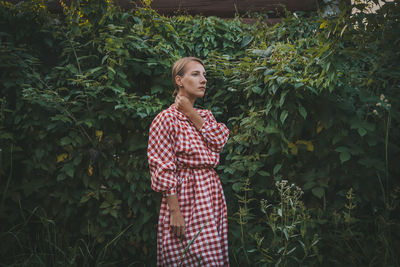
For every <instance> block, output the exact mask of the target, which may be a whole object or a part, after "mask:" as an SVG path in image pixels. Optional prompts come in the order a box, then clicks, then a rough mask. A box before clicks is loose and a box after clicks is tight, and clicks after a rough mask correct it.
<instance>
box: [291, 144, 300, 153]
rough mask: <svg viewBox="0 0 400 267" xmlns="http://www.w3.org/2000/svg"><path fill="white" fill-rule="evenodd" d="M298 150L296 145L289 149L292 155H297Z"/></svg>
mask: <svg viewBox="0 0 400 267" xmlns="http://www.w3.org/2000/svg"><path fill="white" fill-rule="evenodd" d="M298 152H299V150H298V148H297V146H295V147H293V148H291V149H290V153H292V155H297V153H298Z"/></svg>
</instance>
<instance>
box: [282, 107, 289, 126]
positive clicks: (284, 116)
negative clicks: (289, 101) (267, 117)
mask: <svg viewBox="0 0 400 267" xmlns="http://www.w3.org/2000/svg"><path fill="white" fill-rule="evenodd" d="M287 116H288V111H287V110H284V111H282V113H281V117H280V120H281V122H282V124H283V123H284V122H285V120H286V118H287Z"/></svg>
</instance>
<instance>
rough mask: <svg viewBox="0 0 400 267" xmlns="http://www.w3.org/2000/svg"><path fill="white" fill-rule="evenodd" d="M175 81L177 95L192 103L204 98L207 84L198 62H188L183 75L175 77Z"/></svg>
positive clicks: (204, 72)
mask: <svg viewBox="0 0 400 267" xmlns="http://www.w3.org/2000/svg"><path fill="white" fill-rule="evenodd" d="M175 81H176V83H177V84H178V86H179V92H178V94H179V95H183V96H186V97H187V98H189V99H190V100H192V101H194V100H196V99H197V98H199V97H200V98H201V97H203V96H204V93H205V91H206V84H207V79H206V71H205V70H204V67H203V65H201V64H200V63H199V62H197V61H190V62H189V63H187V64H186V66H185V74H184V75H183V76H176V79H175ZM182 86H183V87H182Z"/></svg>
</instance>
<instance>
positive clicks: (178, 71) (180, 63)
mask: <svg viewBox="0 0 400 267" xmlns="http://www.w3.org/2000/svg"><path fill="white" fill-rule="evenodd" d="M192 61H196V62H198V63H200V64H201V65H203V67H204V63H203V61H202V60H201V59H200V58H197V57H183V58H181V59H179V60H177V61H175V63H174V65H173V66H172V72H171V76H172V84H173V85H174V89H175V90H174V92H173V93H172V95H173V96H176V95H177V94H178V91H179V87H178V85H177V84H176V82H175V77H176V76H177V75H179V76H183V75H185V72H186V70H185V67H186V64H188V63H189V62H192Z"/></svg>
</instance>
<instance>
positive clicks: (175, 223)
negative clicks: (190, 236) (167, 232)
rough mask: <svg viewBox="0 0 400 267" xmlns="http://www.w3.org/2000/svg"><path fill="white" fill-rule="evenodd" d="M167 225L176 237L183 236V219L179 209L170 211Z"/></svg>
mask: <svg viewBox="0 0 400 267" xmlns="http://www.w3.org/2000/svg"><path fill="white" fill-rule="evenodd" d="M169 225H170V227H171V230H172V232H173V233H174V234H175V236H176V237H178V238H184V237H185V219H184V218H183V215H182V213H181V212H180V211H179V210H178V211H172V212H171V214H170V223H169Z"/></svg>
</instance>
